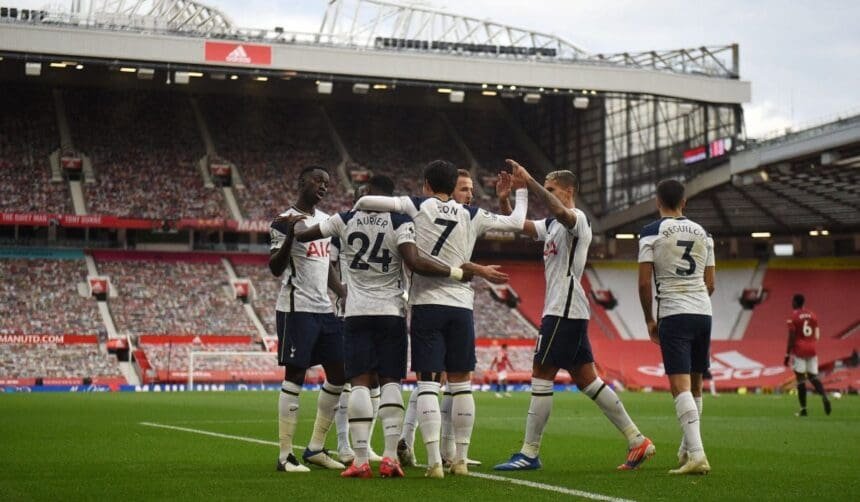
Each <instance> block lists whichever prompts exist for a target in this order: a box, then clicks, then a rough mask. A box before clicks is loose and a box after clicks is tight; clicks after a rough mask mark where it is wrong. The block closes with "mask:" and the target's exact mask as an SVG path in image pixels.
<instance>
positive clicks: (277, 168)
mask: <svg viewBox="0 0 860 502" xmlns="http://www.w3.org/2000/svg"><path fill="white" fill-rule="evenodd" d="M198 102H199V103H200V105H201V108H202V109H203V113H204V115H205V116H206V119H207V124H208V126H209V130H210V132H211V133H212V137H213V141H214V142H215V147H216V150H217V151H218V154H219V155H220V156H221V157H223V158H225V159H227V160H228V161H230V162H232V163H234V164H235V165H236V166H237V167H238V169H239V172H240V173H241V178H242V182H243V183H244V185H245V187H244V188H239V187H236V190H235V193H236V197H237V199H238V202H239V205H240V207H241V208H242V211H243V214H244V216H245V218H247V219H250V220H271V219H272V218H274V217H275V216H276V215H277V214H278V213H280V212H282V211H284V210H286V209H287V208H288V207H289V206H290V204H291V203H292V202H293V201H295V200H296V195H297V193H296V176H297V174H298V173H299V171H301V170H302V168H304V167H306V166H309V165H320V166H323V167H325V168H326V169H327V170H328V172H329V175H330V176H331V185H330V186H329V193H328V194H327V195H326V198H325V199H323V201H322V202H321V203H320V205H319V208H320V210H322V211H325V212H328V213H331V212H336V211H342V210H344V209H345V208H347V207H349V204H350V202H351V200H352V196H351V194H346V193H345V192H344V190H343V187H342V185H341V182H340V179H339V177H338V175H337V170H336V169H335V168H336V167H337V164H338V162H339V160H340V159H339V157H338V153H337V151H336V150H335V147H334V145H333V143H332V140H331V137H330V136H329V134H328V132H327V131H326V126H325V124H324V122H323V115H322V113H321V111H320V109H319V108H318V107H317V106H315V105H314V104H312V103H309V102H298V101H285V100H279V99H272V98H263V97H254V96H225V95H218V96H208V95H207V96H201V97H200V99H199V101H198Z"/></svg>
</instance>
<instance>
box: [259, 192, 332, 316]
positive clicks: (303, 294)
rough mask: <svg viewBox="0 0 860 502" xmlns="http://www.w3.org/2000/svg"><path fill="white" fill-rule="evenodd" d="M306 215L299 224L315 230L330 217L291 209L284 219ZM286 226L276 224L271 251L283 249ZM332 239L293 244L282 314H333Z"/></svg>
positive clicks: (281, 300)
mask: <svg viewBox="0 0 860 502" xmlns="http://www.w3.org/2000/svg"><path fill="white" fill-rule="evenodd" d="M293 214H304V215H306V216H308V217H307V218H305V219H304V220H302V221H301V222H300V223H299V225H306V226H308V227H311V226H313V225H316V224H317V223H322V222H324V221H325V220H327V219H328V215H327V214H326V213H324V212H322V211H320V210H319V209H315V210H314V215H313V216H310V215H307V214H306V213H303V212H301V211H299V210H298V209H296V208H295V207H291V208H290V209H288V210H286V211H285V212H283V213H281V214H280V216H290V215H293ZM286 227H287V225H286V223H272V225H271V229H270V234H271V237H272V245H271V249H272V250H273V251H274V250H276V249H280V248H281V246H282V245H283V244H284V241H285V240H286V237H287V235H286V232H287V228H286ZM330 250H331V239H329V238H325V239H320V240H318V241H312V242H298V241H293V247H292V249H290V260H289V262H288V263H287V268H286V270H284V279H283V281H282V282H281V291H280V293H278V301H277V303H276V304H275V310H278V311H281V312H312V313H318V314H321V313H329V312H331V311H332V306H331V300H330V299H329V297H328V271H329V259H330V258H329V253H330Z"/></svg>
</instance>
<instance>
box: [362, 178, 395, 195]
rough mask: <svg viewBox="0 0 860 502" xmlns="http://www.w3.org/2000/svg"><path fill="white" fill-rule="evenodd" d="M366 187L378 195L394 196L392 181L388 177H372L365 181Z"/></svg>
mask: <svg viewBox="0 0 860 502" xmlns="http://www.w3.org/2000/svg"><path fill="white" fill-rule="evenodd" d="M367 186H368V187H370V188H373V192H374V193H376V194H378V195H394V180H393V179H391V178H389V177H388V176H383V175H381V174H380V175H376V176H373V177H371V178H370V179H369V180H368V181H367Z"/></svg>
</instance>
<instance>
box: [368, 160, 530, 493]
mask: <svg viewBox="0 0 860 502" xmlns="http://www.w3.org/2000/svg"><path fill="white" fill-rule="evenodd" d="M456 184H457V168H456V167H454V165H453V164H451V163H450V162H447V161H443V160H437V161H433V162H431V163H430V164H429V165H428V166H427V167H426V168H425V169H424V193H425V194H426V195H428V196H429V197H427V198H419V197H394V198H390V197H363V198H362V199H360V200H359V201H358V203H357V204H356V209H357V210H377V211H396V212H404V213H406V214H408V215H409V216H410V217H412V218H414V220H415V230H416V235H417V236H416V243H417V245H418V248H419V249H420V250H421V251H422V252H424V253H426V254H427V255H430V256H431V257H434V258H436V259H438V260H439V261H441V262H442V263H444V264H445V265H448V266H452V267H459V266H461V265H462V264H463V263H466V262H468V261H469V259H470V258H471V256H472V250H473V248H474V246H475V241H476V240H477V239H478V237H480V236H481V235H483V234H484V233H485V232H487V231H488V230H502V231H511V230H519V229H521V228H522V226H523V223H524V221H525V214H526V210H527V206H528V192H527V191H526V190H524V189H521V190H517V196H516V198H517V204H516V209H515V210H514V212H513V213H512V214H511V215H510V216H499V215H496V214H493V213H490V212H488V211H484V210H478V209H477V208H474V207H471V206H463V205H462V204H458V203H457V201H456V200H454V199H452V198H451V193H453V192H454V188H455V186H456ZM473 300H474V291H473V290H472V288H471V286H470V285H468V284H463V283H456V282H453V281H450V280H448V279H443V278H437V277H424V276H414V277H413V278H412V287H411V291H410V295H409V304H410V305H411V306H412V325H411V327H410V335H411V340H412V369H413V370H414V371H415V372H416V373H418V416H419V424H420V427H421V435H422V436H423V438H424V443H425V445H426V446H427V457H428V464H429V468H428V469H427V476H428V477H432V478H442V477H444V473H443V470H442V458H441V454H440V451H439V433H440V427H441V418H440V412H439V399H438V394H439V388H440V385H439V375H440V373H442V372H447V377H448V388H449V390H450V391H451V395H452V396H451V397H452V404H451V423H452V426H453V428H454V436H455V440H456V452H455V454H454V462H453V463H452V465H451V469H450V472H451V473H452V474H458V475H459V474H468V467H467V463H466V458H467V455H468V450H469V442H470V439H471V435H472V428H473V426H474V423H475V401H474V398H473V396H472V383H471V372H472V371H473V370H474V369H475V326H474V321H473V318H472V303H473Z"/></svg>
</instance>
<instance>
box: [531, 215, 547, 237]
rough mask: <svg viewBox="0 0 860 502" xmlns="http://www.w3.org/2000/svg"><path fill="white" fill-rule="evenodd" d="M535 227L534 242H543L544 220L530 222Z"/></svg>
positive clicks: (544, 232)
mask: <svg viewBox="0 0 860 502" xmlns="http://www.w3.org/2000/svg"><path fill="white" fill-rule="evenodd" d="M532 223H534V226H535V234H537V235H535V240H536V241H545V240H546V220H545V219H544V220H534V221H532Z"/></svg>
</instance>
